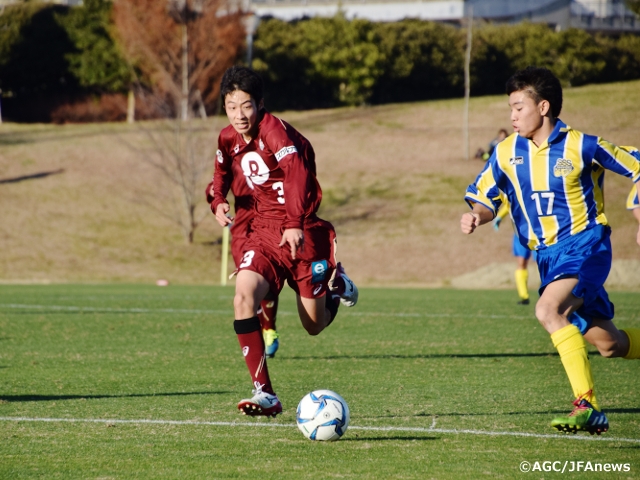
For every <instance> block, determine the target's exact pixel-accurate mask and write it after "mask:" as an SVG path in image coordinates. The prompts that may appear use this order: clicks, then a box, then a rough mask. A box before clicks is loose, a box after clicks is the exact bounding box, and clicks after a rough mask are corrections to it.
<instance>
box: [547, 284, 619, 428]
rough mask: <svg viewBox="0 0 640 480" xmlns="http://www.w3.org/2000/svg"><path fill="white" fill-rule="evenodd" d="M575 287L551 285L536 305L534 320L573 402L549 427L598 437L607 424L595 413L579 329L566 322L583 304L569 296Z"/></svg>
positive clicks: (589, 367)
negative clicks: (549, 344)
mask: <svg viewBox="0 0 640 480" xmlns="http://www.w3.org/2000/svg"><path fill="white" fill-rule="evenodd" d="M577 284H578V279H577V278H564V279H561V280H556V281H554V282H551V283H550V284H549V285H547V286H546V288H545V289H544V291H543V293H542V295H541V296H540V300H538V303H537V304H536V317H537V318H538V320H539V321H540V323H541V324H542V326H543V327H544V328H545V329H546V330H547V332H549V334H550V335H551V341H552V342H553V345H554V347H555V348H556V349H557V350H558V354H559V355H560V361H561V362H562V365H563V366H564V369H565V372H566V373H567V377H568V378H569V383H570V384H571V388H572V390H573V395H574V397H575V398H576V401H575V402H574V405H575V409H574V410H573V411H572V412H571V413H570V414H569V415H568V416H565V417H557V418H554V419H553V420H552V422H551V426H553V427H555V428H556V429H558V430H560V431H564V432H572V433H575V432H576V431H577V430H583V429H584V430H587V431H589V432H590V433H598V434H600V433H601V432H606V431H607V429H608V428H609V424H608V422H607V419H606V416H605V415H604V414H603V413H602V412H600V411H599V407H598V403H597V400H596V396H595V391H594V382H593V374H592V372H591V363H590V361H589V357H588V353H587V345H586V343H585V341H584V338H583V336H582V333H581V332H580V329H579V328H578V327H577V326H576V325H574V324H573V323H570V322H569V318H570V316H571V315H572V313H573V312H575V311H576V310H577V309H578V308H579V307H580V306H581V305H582V303H583V300H582V299H581V298H578V297H576V296H575V295H573V293H572V292H573V290H574V288H575V287H576V285H577Z"/></svg>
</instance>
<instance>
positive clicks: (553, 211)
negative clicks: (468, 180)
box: [460, 67, 640, 434]
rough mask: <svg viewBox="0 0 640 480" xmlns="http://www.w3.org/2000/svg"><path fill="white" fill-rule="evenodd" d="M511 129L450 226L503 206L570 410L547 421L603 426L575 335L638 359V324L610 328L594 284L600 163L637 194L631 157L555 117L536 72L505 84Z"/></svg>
mask: <svg viewBox="0 0 640 480" xmlns="http://www.w3.org/2000/svg"><path fill="white" fill-rule="evenodd" d="M506 87H507V88H506V93H507V95H509V106H510V108H511V123H512V126H513V129H514V132H515V133H513V134H512V135H510V136H509V137H507V138H506V139H505V140H503V141H502V142H501V143H500V144H499V145H498V146H497V147H496V149H495V151H494V153H493V155H491V158H490V159H489V160H488V161H487V164H486V165H485V168H484V169H483V170H482V172H480V174H479V175H478V177H477V178H476V181H475V183H473V184H471V185H470V186H469V187H468V188H467V192H466V195H465V200H466V201H467V203H468V204H469V205H470V206H471V209H472V210H471V212H470V213H465V214H464V215H462V218H461V220H460V227H461V230H462V232H463V233H465V234H471V233H473V232H474V230H475V229H476V228H477V227H478V226H480V225H483V224H485V223H488V222H491V221H492V220H493V218H494V216H495V214H496V212H497V210H498V209H499V207H500V204H501V200H500V197H501V195H504V196H506V197H507V199H508V201H509V203H510V204H511V216H512V217H513V220H514V222H515V225H516V229H517V233H518V236H519V237H520V243H522V244H523V245H527V246H528V247H529V248H530V249H531V250H535V251H536V262H537V264H538V270H539V272H540V278H541V286H540V289H539V293H540V298H539V300H538V302H537V304H536V308H535V313H536V317H537V318H538V320H539V321H540V323H541V324H542V326H543V327H544V328H545V329H546V330H547V332H548V333H549V334H550V335H551V340H552V342H553V345H554V346H555V348H556V349H557V350H558V353H559V355H560V360H561V362H562V365H563V366H564V368H565V371H566V373H567V376H568V377H569V382H570V384H571V387H572V389H573V394H574V397H575V398H576V399H575V401H574V405H575V408H574V410H573V411H572V412H571V413H570V414H569V415H567V416H561V417H558V418H555V419H553V420H552V422H551V426H552V427H555V428H557V429H558V430H559V431H564V432H572V433H575V432H576V431H577V430H586V431H588V432H589V433H591V434H594V433H597V434H600V433H602V432H606V431H607V430H608V428H609V422H608V420H607V417H606V415H605V414H604V412H602V410H601V409H600V406H599V404H598V401H597V399H596V394H595V389H594V382H593V376H592V373H591V364H590V362H589V358H588V356H587V346H586V344H585V340H587V341H588V342H589V343H591V344H593V345H594V346H595V347H596V348H597V349H598V351H599V352H600V353H601V354H602V356H604V357H624V358H626V359H637V358H640V329H638V328H628V329H624V330H618V328H616V326H615V325H614V323H613V322H612V319H613V315H614V309H613V304H612V303H611V301H610V300H609V297H608V295H607V292H606V291H605V289H604V287H603V285H604V282H605V280H606V278H607V276H608V274H609V271H610V269H611V242H610V239H609V237H610V227H609V226H608V224H607V218H606V216H605V213H604V201H603V200H604V198H603V191H602V188H603V182H604V172H605V169H608V170H612V171H613V172H616V173H618V174H620V175H623V176H626V177H628V178H630V179H631V180H632V181H633V182H634V183H635V188H636V191H638V192H640V182H639V181H640V162H638V160H637V159H636V158H634V157H633V155H631V154H629V153H628V152H626V151H625V150H623V149H621V148H618V147H616V146H615V145H613V144H611V143H609V142H607V141H605V140H603V139H601V138H599V137H596V136H593V135H587V134H584V133H582V132H579V131H577V130H574V129H573V128H571V127H569V126H568V125H566V124H565V123H564V122H562V121H561V120H560V119H559V118H558V116H559V115H560V111H561V109H562V87H561V85H560V82H559V81H558V79H557V78H556V77H555V76H554V75H553V74H552V73H551V72H550V71H549V70H547V69H545V68H536V67H527V68H526V69H524V70H520V71H518V72H516V73H515V74H514V75H513V76H512V77H511V78H510V79H509V80H508V81H507V85H506Z"/></svg>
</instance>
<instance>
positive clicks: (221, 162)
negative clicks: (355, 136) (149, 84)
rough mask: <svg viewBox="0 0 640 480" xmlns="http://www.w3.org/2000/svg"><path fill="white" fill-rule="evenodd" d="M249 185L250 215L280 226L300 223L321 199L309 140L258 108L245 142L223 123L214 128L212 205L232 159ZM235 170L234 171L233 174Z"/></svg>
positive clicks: (222, 195) (221, 194)
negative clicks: (219, 129)
mask: <svg viewBox="0 0 640 480" xmlns="http://www.w3.org/2000/svg"><path fill="white" fill-rule="evenodd" d="M234 164H237V165H239V166H240V169H241V170H242V174H243V175H244V178H245V179H246V181H247V182H248V183H249V184H250V185H251V186H253V199H254V210H255V216H256V217H257V218H260V219H264V220H267V221H272V222H278V223H279V224H280V225H281V226H282V227H284V228H300V229H302V228H303V225H304V221H305V219H307V218H309V217H313V216H314V214H315V213H316V212H317V210H318V207H319V206H320V201H321V200H322V190H321V189H320V185H319V184H318V181H317V180H316V175H315V174H316V165H315V153H314V151H313V147H312V146H311V144H310V143H309V141H308V140H307V139H306V138H305V137H303V136H302V135H301V134H300V133H299V132H298V131H297V130H296V129H294V128H293V127H292V126H291V125H289V124H288V123H286V122H284V121H282V120H280V119H279V118H276V117H274V116H273V115H271V114H270V113H268V112H264V113H263V116H262V119H261V120H260V123H259V125H258V135H257V136H256V138H254V139H252V140H251V141H250V142H249V143H247V142H246V141H245V140H244V139H243V137H242V135H240V134H239V133H237V132H236V131H235V129H234V128H233V126H231V125H229V126H228V127H226V128H224V129H223V130H222V132H220V136H219V137H218V152H217V154H216V162H215V175H214V199H213V204H212V210H213V211H214V212H215V211H216V209H217V207H218V205H220V204H221V203H226V196H227V193H228V192H229V189H230V188H232V182H233V179H234V173H235V172H237V170H235V172H234V167H233V165H234ZM236 176H237V175H236Z"/></svg>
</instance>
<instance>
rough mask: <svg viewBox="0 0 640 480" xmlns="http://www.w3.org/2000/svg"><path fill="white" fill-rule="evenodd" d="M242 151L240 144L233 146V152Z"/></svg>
mask: <svg viewBox="0 0 640 480" xmlns="http://www.w3.org/2000/svg"><path fill="white" fill-rule="evenodd" d="M239 151H240V145H236V146H235V147H233V153H238V152H239Z"/></svg>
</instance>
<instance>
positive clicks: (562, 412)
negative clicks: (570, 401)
mask: <svg viewBox="0 0 640 480" xmlns="http://www.w3.org/2000/svg"><path fill="white" fill-rule="evenodd" d="M603 410H604V412H605V413H629V414H638V413H640V408H604V409H603ZM567 413H568V409H555V410H545V411H538V412H528V411H522V412H482V413H472V412H464V413H459V412H448V413H433V412H423V413H416V414H415V415H406V417H415V418H418V417H429V418H433V417H435V418H440V417H500V416H511V415H566V414H567ZM404 416H405V415H402V417H404ZM366 418H375V419H378V418H399V417H398V415H392V414H390V415H376V416H370V415H367V417H366Z"/></svg>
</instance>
